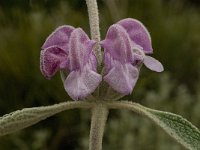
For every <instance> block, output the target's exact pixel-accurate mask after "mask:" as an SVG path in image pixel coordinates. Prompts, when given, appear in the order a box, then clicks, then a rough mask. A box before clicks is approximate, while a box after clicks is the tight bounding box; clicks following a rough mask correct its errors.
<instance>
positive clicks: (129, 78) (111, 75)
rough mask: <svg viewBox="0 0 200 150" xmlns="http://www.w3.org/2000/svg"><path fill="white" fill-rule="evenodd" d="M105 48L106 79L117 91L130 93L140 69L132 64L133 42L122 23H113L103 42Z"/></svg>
mask: <svg viewBox="0 0 200 150" xmlns="http://www.w3.org/2000/svg"><path fill="white" fill-rule="evenodd" d="M100 44H101V45H102V47H103V48H104V63H105V67H106V72H107V74H106V75H105V76H104V80H105V81H106V82H107V83H108V84H109V85H110V86H111V87H112V88H113V89H114V90H116V91H117V92H119V93H121V94H125V95H126V94H129V93H131V92H132V90H133V87H134V86H135V84H136V82H137V79H138V75H139V72H138V69H137V68H136V67H134V66H133V65H132V62H133V56H134V54H133V50H132V48H133V44H132V43H131V41H130V39H129V35H128V34H127V32H126V30H125V29H124V28H123V27H121V26H120V25H117V24H114V25H112V26H111V27H110V28H109V29H108V32H107V35H106V39H105V40H103V41H102V42H101V43H100Z"/></svg>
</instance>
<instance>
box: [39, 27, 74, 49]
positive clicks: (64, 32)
mask: <svg viewBox="0 0 200 150" xmlns="http://www.w3.org/2000/svg"><path fill="white" fill-rule="evenodd" d="M73 30H74V27H72V26H68V25H63V26H60V27H58V28H57V29H56V30H55V31H54V32H52V33H51V34H50V35H49V37H48V38H47V39H46V41H45V42H44V44H43V46H42V49H46V48H48V47H51V46H56V47H59V48H60V49H62V50H64V51H66V52H67V49H68V48H67V47H68V42H69V37H70V35H71V32H72V31H73Z"/></svg>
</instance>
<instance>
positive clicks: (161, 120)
mask: <svg viewBox="0 0 200 150" xmlns="http://www.w3.org/2000/svg"><path fill="white" fill-rule="evenodd" d="M110 108H118V109H119V108H125V109H129V110H132V111H135V112H137V113H140V114H142V115H144V116H146V117H148V118H149V119H151V120H152V121H153V122H154V123H156V124H157V125H158V126H159V127H161V128H162V129H163V130H164V131H165V132H166V133H168V134H169V135H170V136H171V137H173V138H174V139H175V140H176V141H178V142H179V143H180V144H182V145H183V146H184V147H185V148H187V149H190V150H200V131H199V130H198V129H197V128H196V127H195V126H194V125H192V124H191V123H190V122H189V121H187V120H186V119H184V118H183V117H181V116H179V115H176V114H173V113H168V112H164V111H158V110H153V109H150V108H147V107H144V106H142V105H139V104H137V103H131V102H125V101H124V102H118V103H110Z"/></svg>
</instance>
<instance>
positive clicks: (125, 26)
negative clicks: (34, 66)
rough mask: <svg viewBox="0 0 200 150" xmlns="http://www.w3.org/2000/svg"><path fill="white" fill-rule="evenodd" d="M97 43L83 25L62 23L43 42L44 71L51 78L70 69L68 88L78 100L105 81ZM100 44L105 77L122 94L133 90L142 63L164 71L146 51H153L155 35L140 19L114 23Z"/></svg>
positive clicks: (158, 70) (65, 85) (42, 70)
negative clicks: (96, 52) (153, 35)
mask: <svg viewBox="0 0 200 150" xmlns="http://www.w3.org/2000/svg"><path fill="white" fill-rule="evenodd" d="M95 44H96V42H95V41H94V40H90V39H89V37H88V36H87V34H86V33H85V32H84V31H83V30H82V29H81V28H74V27H71V26H67V25H65V26H61V27H58V28H57V29H56V30H55V31H54V32H53V33H52V34H51V35H50V36H49V37H48V38H47V40H46V41H45V43H44V44H43V46H42V51H41V65H40V68H41V72H42V74H43V75H44V76H45V77H46V78H47V79H50V78H51V77H52V76H53V75H54V74H55V73H56V72H57V71H59V70H64V71H65V72H68V76H67V77H66V79H65V81H64V87H65V90H66V92H67V93H68V94H69V96H70V97H71V98H72V99H74V100H78V99H84V98H85V97H87V96H88V95H90V94H91V93H92V92H94V90H95V89H96V88H97V87H98V85H99V84H100V82H101V81H102V75H101V74H99V73H97V60H96V57H95V55H94V52H93V48H94V45H95ZM100 45H101V46H102V47H103V48H104V65H105V69H106V73H105V75H104V77H103V80H104V81H105V82H107V83H108V84H109V85H110V86H111V87H112V88H113V89H114V90H115V91H117V92H118V93H120V94H123V95H127V94H130V93H131V92H132V91H133V88H134V86H135V84H136V82H137V79H138V77H139V70H140V67H141V65H142V63H143V64H144V65H145V66H146V67H147V68H149V69H151V70H153V71H156V72H162V71H163V66H162V64H161V63H160V62H159V61H158V60H156V59H154V58H152V57H150V56H146V55H145V54H151V53H153V49H152V44H151V37H150V35H149V33H148V31H147V29H146V28H145V26H144V25H143V24H142V23H141V22H139V21H138V20H135V19H131V18H128V19H123V20H121V21H119V22H118V23H116V24H114V25H112V26H111V27H110V28H109V29H108V32H107V35H106V38H105V40H103V41H101V42H100Z"/></svg>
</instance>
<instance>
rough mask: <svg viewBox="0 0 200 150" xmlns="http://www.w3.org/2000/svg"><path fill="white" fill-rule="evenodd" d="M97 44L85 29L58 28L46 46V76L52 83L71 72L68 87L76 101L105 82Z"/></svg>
mask: <svg viewBox="0 0 200 150" xmlns="http://www.w3.org/2000/svg"><path fill="white" fill-rule="evenodd" d="M95 43H96V42H95V41H94V40H90V39H89V37H88V36H87V34H86V33H85V32H84V31H83V30H82V29H81V28H76V29H75V28H73V27H71V26H67V25H65V26H61V27H59V28H57V29H56V30H55V31H54V32H53V33H52V34H51V35H50V36H49V37H48V38H47V40H46V41H45V43H44V44H43V46H42V51H41V57H40V58H41V59H40V63H41V65H40V68H41V72H42V74H43V75H44V76H45V77H46V78H48V79H50V78H51V77H52V76H53V75H54V74H55V73H56V72H57V71H59V70H64V71H66V72H68V73H69V74H68V76H67V78H66V79H65V81H64V87H65V90H66V91H67V93H68V94H69V96H70V97H71V98H72V99H74V100H78V99H83V98H85V97H87V96H88V95H90V94H91V93H92V92H93V91H94V90H95V89H96V88H97V86H98V85H99V83H100V82H101V80H102V77H101V75H100V74H98V73H97V71H96V67H97V62H96V57H95V55H94V53H93V51H92V49H93V47H94V45H95Z"/></svg>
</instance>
